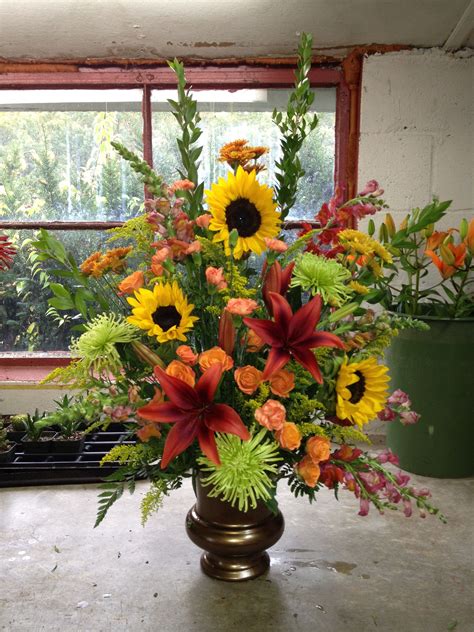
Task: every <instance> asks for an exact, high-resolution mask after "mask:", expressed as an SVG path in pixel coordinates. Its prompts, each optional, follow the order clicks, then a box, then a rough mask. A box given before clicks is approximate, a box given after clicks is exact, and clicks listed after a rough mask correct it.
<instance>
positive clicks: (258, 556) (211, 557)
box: [186, 476, 285, 581]
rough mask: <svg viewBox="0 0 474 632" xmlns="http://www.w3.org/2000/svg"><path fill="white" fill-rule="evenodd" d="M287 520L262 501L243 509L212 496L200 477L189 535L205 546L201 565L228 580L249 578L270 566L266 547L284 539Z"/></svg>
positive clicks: (256, 575)
mask: <svg viewBox="0 0 474 632" xmlns="http://www.w3.org/2000/svg"><path fill="white" fill-rule="evenodd" d="M284 528H285V522H284V520H283V515H282V514H281V512H280V511H278V513H276V514H274V513H272V512H271V511H270V509H268V507H267V506H266V505H265V504H264V503H262V502H259V503H258V504H257V506H256V508H255V509H249V511H247V512H243V511H239V510H238V509H237V508H236V507H232V506H231V504H230V503H228V502H226V501H224V500H221V499H220V498H210V497H209V495H208V493H207V489H206V487H204V486H203V485H202V483H201V480H200V477H199V476H198V477H197V479H196V504H195V505H194V507H192V508H191V509H190V510H189V512H188V515H187V517H186V532H187V534H188V536H189V538H190V539H191V540H192V541H193V542H194V544H196V545H197V546H199V547H200V548H201V549H204V553H203V554H202V556H201V568H202V570H203V572H204V573H205V574H206V575H209V577H213V578H215V579H221V580H224V581H245V580H247V579H254V578H255V577H259V575H262V574H263V573H264V572H265V571H266V570H267V569H268V568H269V566H270V557H269V555H268V553H267V552H266V549H267V548H269V547H271V546H273V545H274V544H275V543H276V542H278V540H279V539H280V538H281V536H282V534H283V530H284Z"/></svg>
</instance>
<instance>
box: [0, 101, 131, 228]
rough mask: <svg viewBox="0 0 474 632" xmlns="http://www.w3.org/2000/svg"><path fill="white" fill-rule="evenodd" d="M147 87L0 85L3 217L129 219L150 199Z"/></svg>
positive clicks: (0, 211)
mask: <svg viewBox="0 0 474 632" xmlns="http://www.w3.org/2000/svg"><path fill="white" fill-rule="evenodd" d="M140 110H141V91H140V90H66V91H65V90H27V91H24V90H0V221H1V220H15V221H21V220H25V221H27V220H30V221H34V220H51V221H55V220H63V221H94V220H97V221H104V220H122V219H127V218H128V217H131V216H133V215H135V214H136V211H137V209H138V207H139V206H140V204H141V203H142V201H143V186H142V185H141V183H140V180H139V178H138V177H137V176H136V174H135V173H133V172H132V171H131V170H130V168H129V167H128V165H127V164H125V163H124V161H123V160H122V159H121V158H120V157H119V156H118V155H117V154H116V153H115V151H114V150H113V149H112V147H111V146H110V142H109V141H110V140H119V141H120V142H122V143H124V144H125V145H126V146H127V147H129V148H130V149H131V150H132V151H134V152H136V153H138V154H139V155H141V154H142V153H143V149H142V115H141V111H140Z"/></svg>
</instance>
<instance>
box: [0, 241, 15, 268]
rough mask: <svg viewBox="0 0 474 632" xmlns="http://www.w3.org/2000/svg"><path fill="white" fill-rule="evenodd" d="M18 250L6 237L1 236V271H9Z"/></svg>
mask: <svg viewBox="0 0 474 632" xmlns="http://www.w3.org/2000/svg"><path fill="white" fill-rule="evenodd" d="M15 253H16V249H15V248H13V247H12V244H11V241H9V240H8V237H7V236H6V235H0V270H7V269H8V268H9V267H10V266H11V264H12V263H13V255H14V254H15Z"/></svg>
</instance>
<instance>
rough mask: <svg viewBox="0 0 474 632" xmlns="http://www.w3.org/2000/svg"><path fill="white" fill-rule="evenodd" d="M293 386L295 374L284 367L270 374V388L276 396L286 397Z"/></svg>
mask: <svg viewBox="0 0 474 632" xmlns="http://www.w3.org/2000/svg"><path fill="white" fill-rule="evenodd" d="M294 388H295V374H294V373H292V372H291V371H287V370H286V369H280V370H279V371H276V372H275V373H273V375H271V376H270V390H271V392H272V393H273V394H274V395H278V397H288V395H289V394H290V392H291V391H292V390H293V389H294Z"/></svg>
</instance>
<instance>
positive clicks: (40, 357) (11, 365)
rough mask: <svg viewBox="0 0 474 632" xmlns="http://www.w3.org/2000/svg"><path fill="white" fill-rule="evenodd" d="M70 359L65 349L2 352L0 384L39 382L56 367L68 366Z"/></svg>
mask: <svg viewBox="0 0 474 632" xmlns="http://www.w3.org/2000/svg"><path fill="white" fill-rule="evenodd" d="M70 361H71V358H70V356H69V354H68V353H67V352H65V351H52V352H49V353H45V352H25V351H21V352H12V353H0V385H1V386H2V387H4V386H7V387H8V386H10V385H11V386H12V387H13V384H15V385H18V384H19V383H22V384H30V383H34V384H38V383H39V382H40V381H41V380H42V379H44V378H45V377H46V376H47V375H48V374H49V373H51V371H53V370H54V369H55V368H57V367H59V366H67V365H68V364H69V363H70ZM38 386H39V385H38ZM48 386H49V385H45V386H44V387H43V388H48ZM54 388H57V385H55V386H54Z"/></svg>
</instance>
